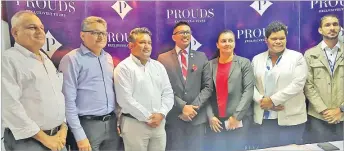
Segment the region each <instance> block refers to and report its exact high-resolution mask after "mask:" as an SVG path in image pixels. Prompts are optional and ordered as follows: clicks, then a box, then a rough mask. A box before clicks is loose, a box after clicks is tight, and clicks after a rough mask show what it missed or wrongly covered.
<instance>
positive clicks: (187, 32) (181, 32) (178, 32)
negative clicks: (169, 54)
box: [173, 31, 192, 35]
mask: <svg viewBox="0 0 344 151" xmlns="http://www.w3.org/2000/svg"><path fill="white" fill-rule="evenodd" d="M191 34H192V32H191V31H177V32H175V33H174V34H173V35H191Z"/></svg>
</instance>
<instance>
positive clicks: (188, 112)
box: [178, 105, 199, 122]
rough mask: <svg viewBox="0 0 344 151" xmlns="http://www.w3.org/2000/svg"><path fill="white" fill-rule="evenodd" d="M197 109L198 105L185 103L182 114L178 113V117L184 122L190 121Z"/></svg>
mask: <svg viewBox="0 0 344 151" xmlns="http://www.w3.org/2000/svg"><path fill="white" fill-rule="evenodd" d="M197 109H199V106H195V105H185V106H184V108H183V112H182V114H180V115H179V116H178V117H179V118H180V119H181V120H183V121H185V122H189V121H192V119H193V118H194V117H196V115H197V112H196V110H197Z"/></svg>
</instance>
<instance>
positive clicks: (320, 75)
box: [310, 62, 328, 79]
mask: <svg viewBox="0 0 344 151" xmlns="http://www.w3.org/2000/svg"><path fill="white" fill-rule="evenodd" d="M310 67H311V68H312V70H313V78H314V79H324V78H326V76H325V75H327V74H328V70H327V68H326V67H325V65H324V64H322V63H320V62H319V63H313V64H310Z"/></svg>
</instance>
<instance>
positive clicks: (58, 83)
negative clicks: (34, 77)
mask: <svg viewBox="0 0 344 151" xmlns="http://www.w3.org/2000/svg"><path fill="white" fill-rule="evenodd" d="M56 75H57V80H56V83H55V86H56V88H57V91H62V85H63V73H62V72H58V71H57V73H56Z"/></svg>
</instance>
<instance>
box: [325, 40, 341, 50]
mask: <svg viewBox="0 0 344 151" xmlns="http://www.w3.org/2000/svg"><path fill="white" fill-rule="evenodd" d="M326 48H329V47H328V46H327V44H326V43H325V41H321V50H325V49H326ZM339 48H340V44H339V40H338V42H337V44H336V45H334V47H333V49H332V50H338V49H339Z"/></svg>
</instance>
